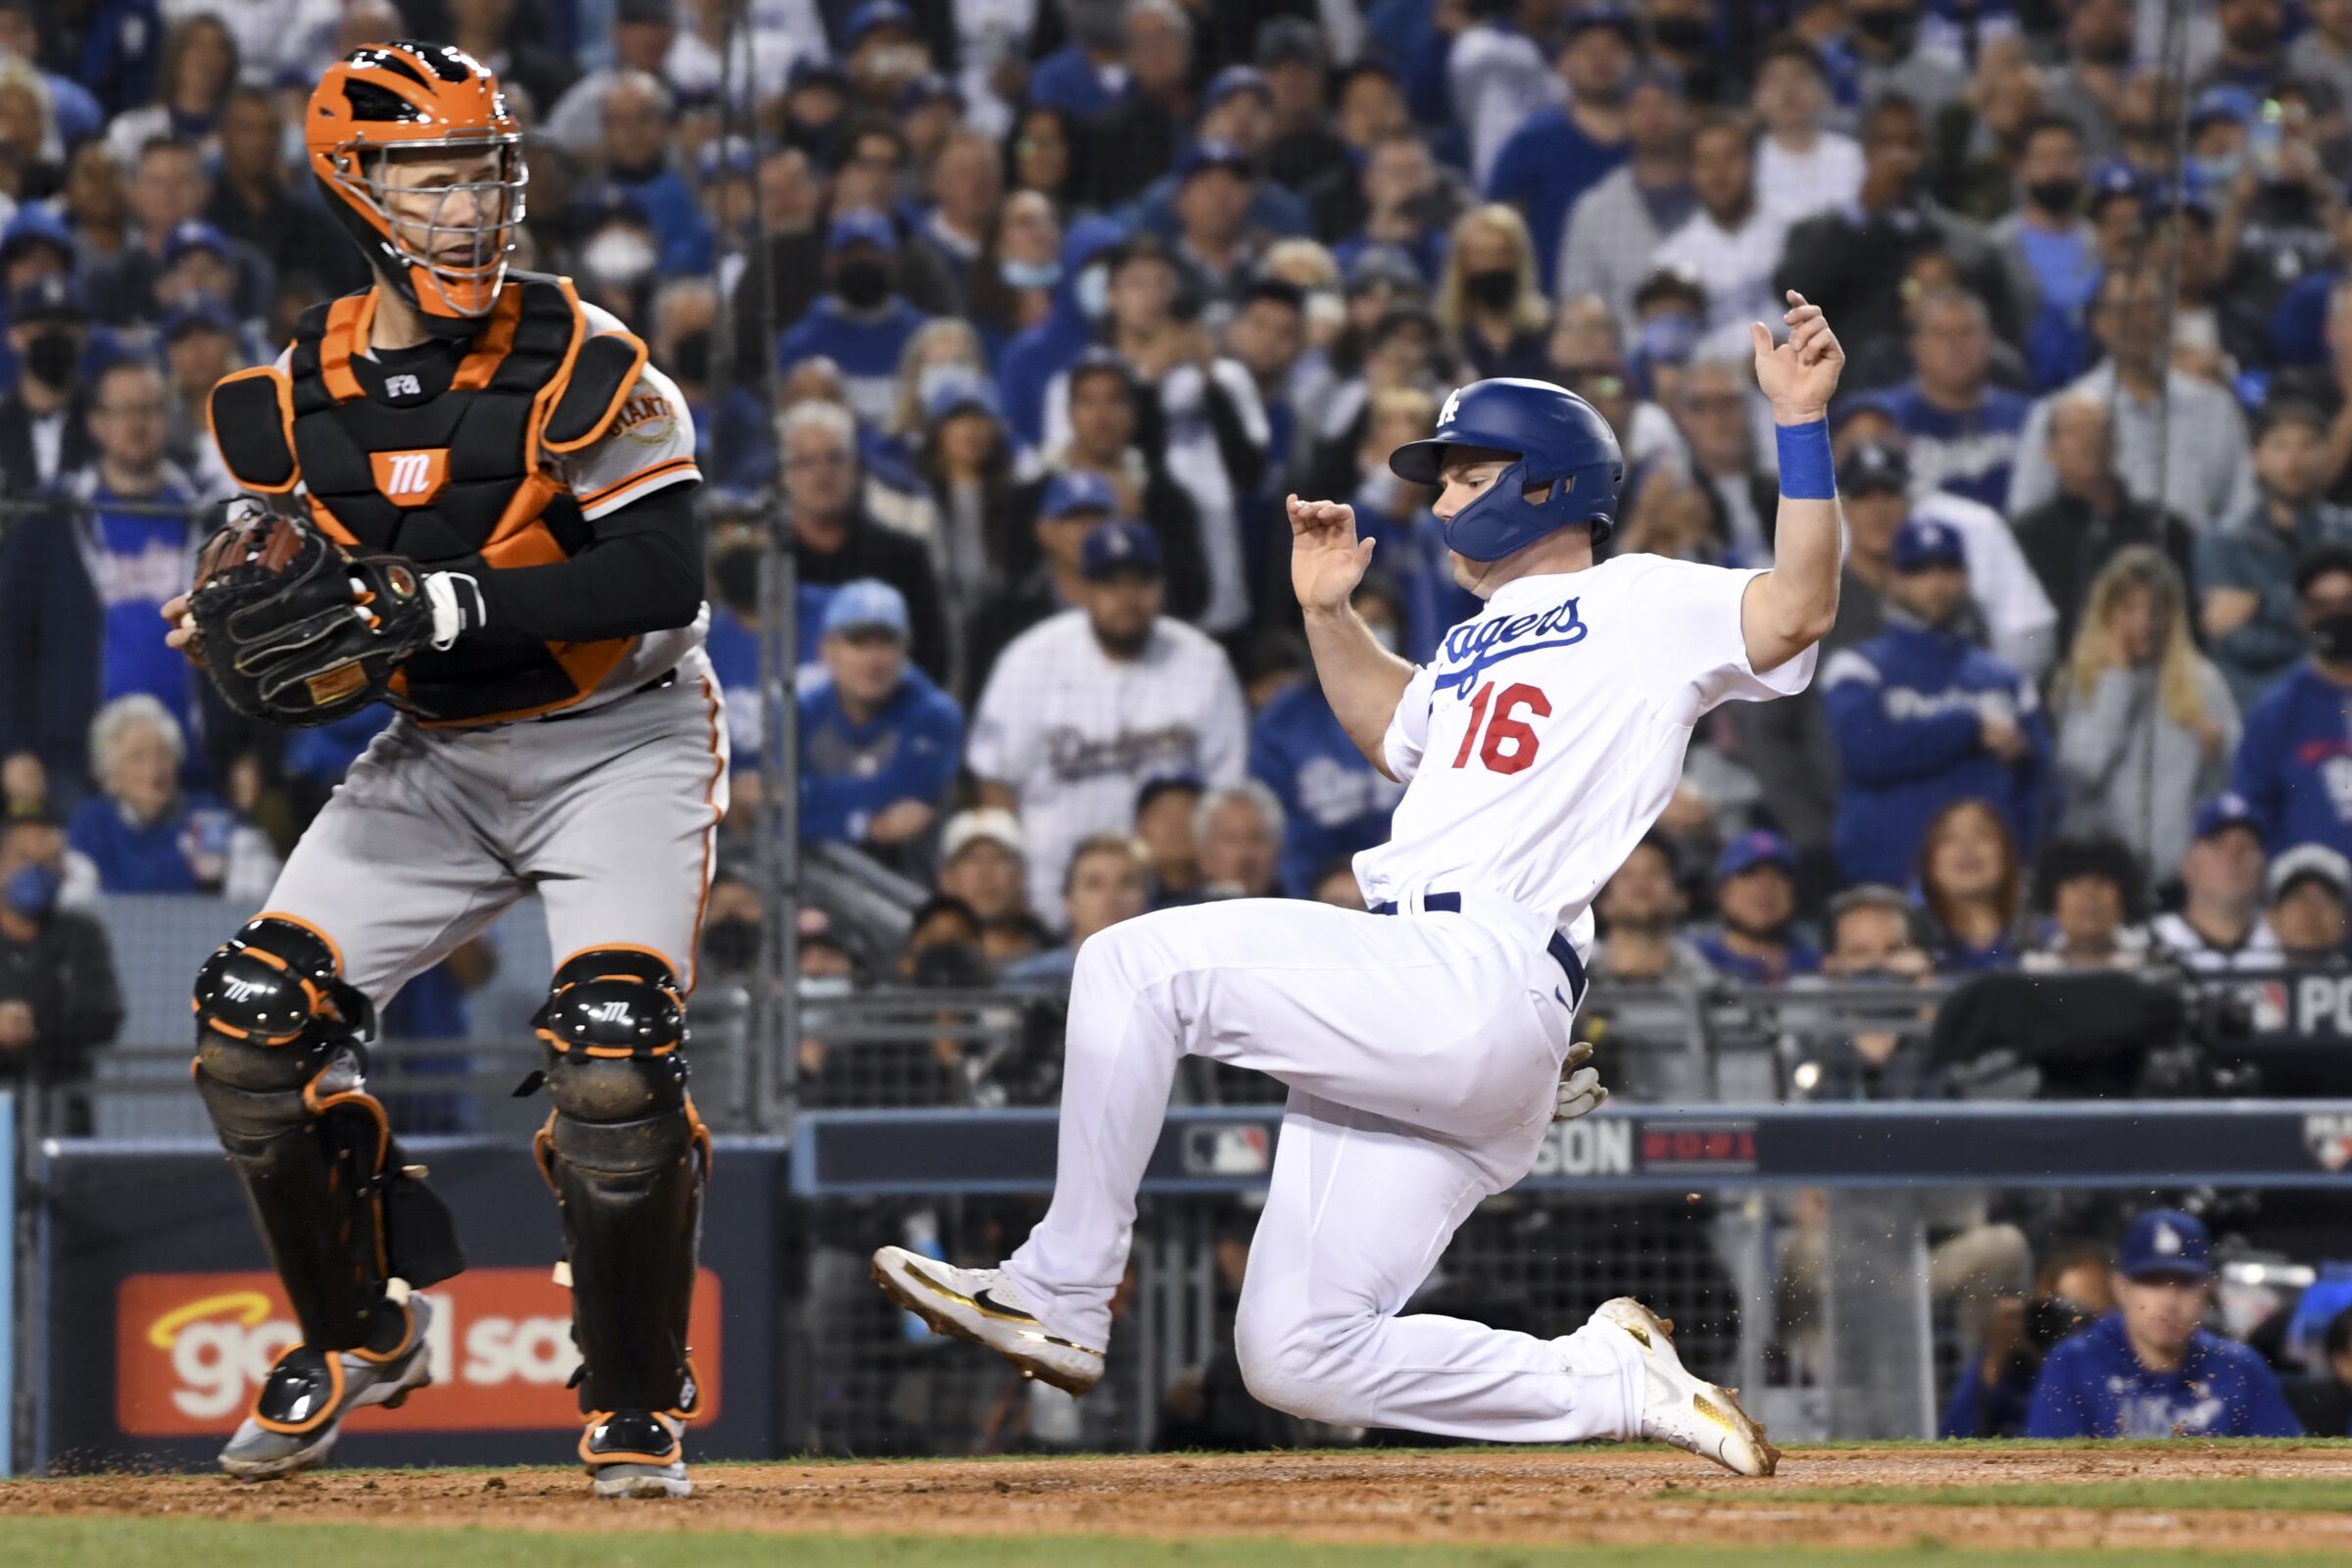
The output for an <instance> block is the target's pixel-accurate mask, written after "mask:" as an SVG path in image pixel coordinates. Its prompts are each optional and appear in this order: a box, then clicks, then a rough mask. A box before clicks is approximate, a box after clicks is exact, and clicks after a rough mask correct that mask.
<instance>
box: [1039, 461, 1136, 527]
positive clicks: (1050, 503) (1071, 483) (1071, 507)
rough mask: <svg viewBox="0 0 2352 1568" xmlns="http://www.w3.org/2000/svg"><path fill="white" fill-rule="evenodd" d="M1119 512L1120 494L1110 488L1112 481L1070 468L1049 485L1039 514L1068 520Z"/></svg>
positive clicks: (1082, 470)
mask: <svg viewBox="0 0 2352 1568" xmlns="http://www.w3.org/2000/svg"><path fill="white" fill-rule="evenodd" d="M1118 510H1119V498H1118V494H1117V492H1116V491H1114V490H1112V489H1111V488H1110V481H1109V480H1108V479H1105V478H1103V476H1102V475H1101V474H1099V473H1088V472H1087V471H1086V470H1084V469H1083V468H1070V469H1065V470H1064V471H1062V472H1060V473H1057V474H1055V475H1054V477H1053V478H1051V479H1048V480H1047V481H1046V493H1045V495H1044V496H1042V497H1041V498H1040V499H1039V501H1038V507H1037V515H1039V516H1041V517H1067V516H1070V515H1074V514H1076V513H1081V512H1100V513H1102V514H1103V515H1104V516H1106V517H1107V516H1109V515H1112V514H1114V513H1116V512H1117V511H1118Z"/></svg>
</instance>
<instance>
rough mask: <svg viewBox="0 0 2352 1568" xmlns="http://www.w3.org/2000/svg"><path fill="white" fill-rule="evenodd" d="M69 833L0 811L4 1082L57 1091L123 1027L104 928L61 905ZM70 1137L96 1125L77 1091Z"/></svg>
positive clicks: (84, 1073)
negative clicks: (38, 1086) (59, 899)
mask: <svg viewBox="0 0 2352 1568" xmlns="http://www.w3.org/2000/svg"><path fill="white" fill-rule="evenodd" d="M65 858H66V835H65V831H64V829H62V828H61V827H59V826H58V824H57V823H56V822H54V821H51V820H50V819H49V818H47V817H41V816H22V817H9V818H0V1087H7V1088H12V1089H22V1088H25V1087H27V1086H34V1085H45V1086H47V1087H49V1088H50V1089H52V1090H54V1089H57V1088H59V1087H62V1086H65V1085H70V1084H78V1083H81V1082H84V1081H86V1080H87V1079H88V1077H89V1075H90V1061H89V1058H90V1054H91V1053H92V1052H94V1051H96V1050H97V1049H98V1048H99V1047H101V1046H105V1045H107V1044H109V1043H110V1042H112V1041H113V1040H114V1038H115V1035H116V1034H117V1032H118V1031H120V1030H121V1029H122V1027H123V992H122V989H121V987H120V986H119V985H118V984H117V983H116V980H115V957H114V950H113V948H112V947H111V946H110V945H109V944H108V942H107V937H106V928H105V927H104V926H102V925H100V924H99V923H98V922H97V921H96V920H94V919H92V918H90V916H88V915H86V914H83V913H81V912H79V911H78V910H73V909H63V908H60V907H58V898H59V894H60V893H61V891H62V890H63V888H64V885H65ZM55 1109H56V1111H57V1112H59V1113H61V1114H62V1125H61V1124H58V1123H54V1122H53V1123H52V1124H51V1125H50V1128H49V1131H51V1132H52V1133H63V1134H65V1135H66V1136H69V1137H72V1136H76V1135H80V1134H86V1133H87V1132H88V1131H89V1130H90V1123H89V1108H88V1106H87V1104H86V1103H84V1102H83V1101H82V1100H81V1098H80V1097H79V1096H78V1095H70V1096H68V1097H66V1098H65V1100H64V1102H63V1103H62V1104H60V1105H57V1106H56V1107H55Z"/></svg>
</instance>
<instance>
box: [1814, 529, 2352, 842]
mask: <svg viewBox="0 0 2352 1568" xmlns="http://www.w3.org/2000/svg"><path fill="white" fill-rule="evenodd" d="M2346 586H2347V589H2348V590H2352V583H2347V585H2346ZM1967 601H1968V572H1967V562H1966V558H1965V556H1964V554H1963V552H1962V548H1961V544H1960V534H1959V531H1958V530H1957V529H1956V528H1954V527H1953V526H1952V525H1951V524H1950V523H1947V522H1942V521H1938V520H1936V519H1933V518H1926V517H1913V518H1911V519H1910V520H1908V521H1906V522H1905V523H1904V524H1903V525H1902V527H1901V528H1900V529H1899V530H1898V531H1897V532H1896V534H1895V538H1894V550H1893V571H1892V574H1891V575H1890V576H1889V578H1888V580H1887V629H1886V630H1885V631H1882V632H1881V633H1879V635H1877V636H1876V637H1873V638H1871V639H1870V640H1868V641H1867V642H1864V643H1861V644H1859V645H1857V646H1856V647H1853V648H1847V649H1840V650H1838V652H1837V653H1835V654H1833V655H1832V656H1831V657H1830V659H1829V661H1828V662H1827V663H1826V664H1825V665H1824V666H1823V669H1822V687H1823V693H1822V704H1823V706H1824V708H1825V709H1826V710H1827V711H1828V713H1829V718H1830V725H1831V729H1832V732H1833V733H1834V734H1835V735H1836V737H1837V741H1838V759H1839V761H1840V764H1841V770H1842V775H1843V783H1842V786H1841V787H1840V789H1839V791H1838V810H1837V823H1836V826H1835V828H1834V830H1833V838H1834V841H1835V844H1836V848H1837V852H1838V865H1839V867H1840V869H1841V870H1842V871H1843V872H1844V874H1845V876H1846V878H1847V880H1848V881H1853V882H1890V883H1894V884H1896V885H1897V886H1900V885H1901V884H1902V883H1903V882H1904V881H1905V880H1906V879H1907V876H1908V873H1909V870H1910V867H1911V863H1912V860H1913V858H1914V856H1915V855H1916V854H1917V852H1918V849H1919V845H1920V839H1921V834H1922V832H1923V830H1924V829H1925V828H1926V827H1927V825H1928V822H1929V820H1930V819H1931V818H1932V817H1934V816H1935V815H1936V813H1937V812H1938V811H1940V810H1941V809H1943V808H1945V807H1946V806H1949V805H1951V804H1953V803H1954V802H1957V801H1964V800H1971V799H1974V800H1982V801H1985V802H1987V803H1989V804H1991V805H1992V807H1993V808H1994V809H1996V810H1997V811H1998V812H1999V813H2000V815H2001V818H2002V820H2003V821H2004V823H2005V824H2006V825H2007V827H2008V829H2009V832H2010V834H2011V835H2012V836H2013V837H2014V838H2016V839H2017V840H2018V841H2020V842H2021V843H2023V844H2025V845H2027V846H2028V847H2029V848H2030V847H2031V846H2032V844H2033V842H2034V832H2035V829H2036V828H2037V827H2038V825H2039V821H2040V816H2041V809H2042V803H2043V797H2044V795H2045V794H2046V793H2047V788H2048V781H2049V774H2050V734H2049V722H2048V719H2047V717H2046V716H2045V715H2044V714H2043V712H2042V711H2041V707H2040V699H2039V698H2038V697H2037V696H2036V695H2035V692H2034V684H2033V682H2031V681H2029V680H2026V679H2025V678H2023V677H2022V676H2020V675H2019V674H2018V672H2017V671H2016V670H2014V669H2012V668H2010V667H2009V666H2008V665H2007V664H2005V663H2003V662H2000V661H1999V660H1998V659H1995V658H1994V657H1993V656H1992V655H1990V654H1988V653H1986V652H1985V651H1984V650H1983V649H1981V648H1977V647H1973V646H1971V645H1970V644H1969V643H1967V642H1966V641H1964V640H1963V639H1962V638H1961V636H1960V634H1959V632H1958V631H1957V630H1956V629H1955V624H1954V623H1955V622H1956V621H1957V620H1958V618H1959V615H1960V613H1961V611H1962V609H1963V608H1964V607H1965V606H1966V604H1967Z"/></svg>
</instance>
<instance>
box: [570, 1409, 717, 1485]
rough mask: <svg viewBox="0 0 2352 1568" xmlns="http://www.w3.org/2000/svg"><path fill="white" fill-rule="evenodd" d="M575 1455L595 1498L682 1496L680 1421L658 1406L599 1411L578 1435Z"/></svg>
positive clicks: (683, 1472) (683, 1428) (682, 1436)
mask: <svg viewBox="0 0 2352 1568" xmlns="http://www.w3.org/2000/svg"><path fill="white" fill-rule="evenodd" d="M580 1459H581V1462H583V1463H584V1464H586V1465H587V1466H588V1475H589V1478H590V1482H589V1484H590V1485H591V1486H592V1487H593V1488H594V1489H595V1492H596V1495H598V1496H600V1497H687V1496H692V1495H694V1483H693V1482H692V1481H689V1480H688V1479H687V1478H686V1424H685V1423H684V1422H683V1421H681V1420H679V1419H678V1418H677V1417H676V1416H674V1415H672V1414H669V1413H667V1412H664V1411H658V1410H610V1411H599V1412H598V1413H596V1414H595V1415H592V1416H590V1417H589V1418H588V1430H587V1431H586V1432H584V1433H582V1434H581V1436H580Z"/></svg>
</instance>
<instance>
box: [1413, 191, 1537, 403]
mask: <svg viewBox="0 0 2352 1568" xmlns="http://www.w3.org/2000/svg"><path fill="white" fill-rule="evenodd" d="M1437 313H1438V319H1439V320H1440V321H1441V322H1443V323H1444V325H1445V327H1446V332H1447V333H1448V335H1450V336H1451V337H1452V339H1453V341H1454V346H1455V347H1456V348H1457V349H1458V350H1459V351H1460V353H1461V356H1462V359H1463V361H1464V363H1465V365H1466V366H1467V373H1469V374H1473V375H1479V376H1528V377H1543V376H1546V375H1548V374H1550V373H1551V372H1550V368H1549V367H1547V366H1546V365H1545V364H1544V325H1545V323H1546V322H1547V321H1548V320H1549V319H1550V316H1551V313H1550V311H1549V310H1548V309H1546V307H1545V305H1544V294H1543V289H1542V285H1541V284H1540V282H1539V281H1538V276H1537V273H1536V268H1535V245H1534V241H1533V239H1532V238H1531V237H1530V235H1529V234H1528V231H1527V223H1526V221H1524V220H1523V219H1521V218H1520V216H1519V214H1518V213H1517V212H1516V211H1515V210H1514V209H1512V208H1509V207H1506V206H1504V205H1503V204H1502V203H1500V202H1490V203H1488V204H1487V205H1486V206H1484V207H1477V208H1473V209H1471V210H1470V211H1469V212H1467V213H1464V214H1463V215H1462V216H1461V218H1460V219H1459V220H1458V221H1456V222H1455V223H1454V225H1453V247H1452V254H1451V256H1450V257H1449V258H1448V260H1447V262H1446V277H1445V280H1444V281H1443V282H1442V283H1440V284H1439V286H1438V295H1437Z"/></svg>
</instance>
